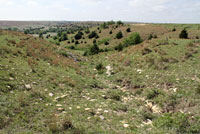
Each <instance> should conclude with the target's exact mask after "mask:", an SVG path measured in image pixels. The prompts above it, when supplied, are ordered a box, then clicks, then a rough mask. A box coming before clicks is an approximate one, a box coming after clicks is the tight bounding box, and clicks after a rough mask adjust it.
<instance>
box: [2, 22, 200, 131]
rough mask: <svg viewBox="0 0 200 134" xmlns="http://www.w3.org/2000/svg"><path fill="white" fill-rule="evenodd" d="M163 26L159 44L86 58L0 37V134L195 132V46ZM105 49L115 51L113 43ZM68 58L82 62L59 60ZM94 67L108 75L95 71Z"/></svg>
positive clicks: (198, 75) (18, 37)
mask: <svg viewBox="0 0 200 134" xmlns="http://www.w3.org/2000/svg"><path fill="white" fill-rule="evenodd" d="M131 27H132V28H131V29H133V28H135V29H136V27H138V30H140V29H142V28H143V29H144V30H145V29H147V33H145V32H144V30H141V32H144V33H141V35H142V37H143V38H147V37H148V35H149V34H150V33H152V31H153V30H152V27H148V26H143V27H142V26H131ZM153 27H154V28H153V29H156V30H155V32H156V31H158V30H157V29H160V26H156V25H154V26H153ZM161 27H162V28H161V29H162V30H161V31H159V33H157V35H158V37H159V38H158V39H153V40H150V41H144V42H143V43H142V44H139V45H138V46H131V47H129V48H126V49H125V50H123V51H122V52H116V51H111V52H107V53H100V54H98V55H94V56H88V57H84V58H83V57H81V56H79V55H78V54H76V51H74V52H69V50H66V49H64V46H65V45H62V46H61V47H59V48H58V47H56V46H55V45H53V44H50V43H48V42H46V41H43V40H40V39H37V38H33V37H29V36H26V35H23V34H20V33H12V32H6V31H1V32H0V41H1V45H0V54H1V59H0V64H1V65H0V80H1V84H0V99H1V100H0V110H1V111H0V114H1V115H0V122H1V125H0V133H19V134H22V133H42V134H44V133H86V134H92V133H109V134H112V133H113V134H114V133H115V134H116V133H118V134H122V133H123V134H130V133H167V132H168V133H198V132H199V131H200V130H199V128H200V126H199V124H200V120H199V119H200V116H199V112H198V111H199V110H200V107H199V101H200V98H199V97H200V93H199V92H200V91H199V90H200V85H199V82H200V72H199V69H198V68H199V65H200V64H199V60H198V59H199V57H200V54H199V45H200V43H199V41H198V40H194V39H190V40H180V39H177V38H176V37H177V34H178V31H177V32H173V33H172V32H169V30H168V28H171V27H174V26H170V27H169V26H168V25H167V26H163V25H162V26H161ZM164 27H166V29H165V28H164ZM181 28H182V27H180V29H181ZM192 28H193V27H192ZM192 28H191V32H192V33H193V30H192ZM120 29H124V30H125V29H126V26H124V27H121V28H120ZM118 30H119V29H118ZM108 31H110V30H107V31H106V30H105V31H104V30H103V31H102V35H101V36H100V39H101V38H107V34H103V33H104V32H105V33H107V32H108ZM116 31H117V30H116ZM122 31H123V30H122ZM132 31H133V30H132ZM135 31H136V30H135ZM135 31H134V32H135ZM194 31H195V32H196V31H198V30H197V29H196V27H195V28H194ZM197 34H199V31H198V32H197ZM172 35H174V36H172ZM169 36H172V37H171V39H169V41H166V40H165V38H166V37H169ZM109 38H110V37H109ZM86 40H87V39H86ZM111 42H113V43H111V44H110V46H111V47H113V46H115V43H116V42H119V41H116V40H114V39H111ZM190 42H192V43H190ZM91 43H92V41H91ZM36 44H37V45H36ZM188 44H189V45H188ZM28 46H32V47H33V48H35V49H36V50H38V51H39V52H38V51H37V52H36V54H35V53H31V52H32V51H33V50H35V49H33V50H32V49H30V48H32V47H28ZM43 46H48V47H45V49H40V48H43ZM78 47H79V46H78ZM80 47H81V45H80ZM82 47H85V45H82ZM27 48H28V49H29V50H32V51H31V52H30V51H27ZM38 48H39V49H38ZM47 48H48V49H47ZM86 48H88V47H87V46H86ZM145 48H146V49H145ZM147 48H148V49H147ZM47 50H48V51H47ZM149 50H151V52H150V51H149ZM47 52H48V53H47ZM66 52H67V54H65V55H70V54H69V53H73V55H76V56H77V57H78V58H79V59H81V61H80V62H74V59H72V58H70V56H67V57H63V56H62V55H63V53H66ZM38 53H39V56H38ZM27 55H28V56H27ZM58 56H59V57H58ZM99 63H102V64H103V66H104V67H106V66H108V65H110V66H111V67H112V68H113V72H114V73H113V74H112V75H111V76H107V75H106V73H105V72H106V68H104V69H102V70H101V71H99V72H98V71H95V70H94V68H95V66H96V65H97V64H99ZM102 72H103V73H102ZM26 84H30V86H31V87H32V89H26V88H25V85H26ZM51 93H52V94H53V96H52V97H51ZM49 95H50V96H49ZM57 97H59V98H58V99H57V101H55V98H57ZM58 104H60V105H58ZM126 126H128V127H126Z"/></svg>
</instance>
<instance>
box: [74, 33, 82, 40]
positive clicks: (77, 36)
mask: <svg viewBox="0 0 200 134" xmlns="http://www.w3.org/2000/svg"><path fill="white" fill-rule="evenodd" d="M82 36H83V33H82V32H78V33H77V34H76V35H75V36H74V38H75V39H76V40H80V39H81V38H82Z"/></svg>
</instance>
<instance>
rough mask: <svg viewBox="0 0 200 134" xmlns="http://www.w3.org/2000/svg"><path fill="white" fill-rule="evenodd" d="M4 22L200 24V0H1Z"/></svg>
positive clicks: (1, 16)
mask: <svg viewBox="0 0 200 134" xmlns="http://www.w3.org/2000/svg"><path fill="white" fill-rule="evenodd" d="M0 20H65V21H109V20H122V21H135V22H157V23H200V0H0Z"/></svg>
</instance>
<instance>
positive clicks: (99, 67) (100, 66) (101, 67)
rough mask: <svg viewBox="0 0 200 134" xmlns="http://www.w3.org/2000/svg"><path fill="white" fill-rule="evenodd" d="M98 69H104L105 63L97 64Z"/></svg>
mask: <svg viewBox="0 0 200 134" xmlns="http://www.w3.org/2000/svg"><path fill="white" fill-rule="evenodd" d="M96 69H97V70H98V71H99V70H101V69H103V64H102V63H99V64H98V65H96Z"/></svg>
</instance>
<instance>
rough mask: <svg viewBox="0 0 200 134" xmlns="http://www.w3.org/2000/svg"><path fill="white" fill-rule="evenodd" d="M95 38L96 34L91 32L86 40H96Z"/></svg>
mask: <svg viewBox="0 0 200 134" xmlns="http://www.w3.org/2000/svg"><path fill="white" fill-rule="evenodd" d="M97 37H98V34H97V33H96V32H95V31H92V32H91V33H90V34H89V35H88V38H89V39H92V38H97Z"/></svg>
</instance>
